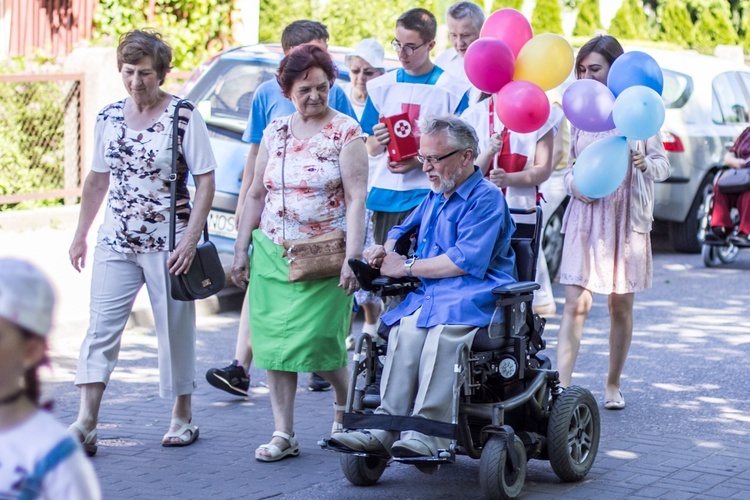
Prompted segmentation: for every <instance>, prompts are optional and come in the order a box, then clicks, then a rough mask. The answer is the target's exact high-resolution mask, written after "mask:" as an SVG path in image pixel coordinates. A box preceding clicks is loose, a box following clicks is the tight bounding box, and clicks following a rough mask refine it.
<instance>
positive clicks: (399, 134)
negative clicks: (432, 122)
mask: <svg viewBox="0 0 750 500" xmlns="http://www.w3.org/2000/svg"><path fill="white" fill-rule="evenodd" d="M380 122H381V123H385V125H386V127H388V133H389V134H390V136H391V142H389V143H388V156H389V157H390V159H391V161H403V160H408V159H409V158H414V157H415V156H417V151H418V150H419V144H417V137H416V135H415V134H414V132H415V131H416V130H415V129H416V127H415V126H414V124H413V123H412V122H411V121H410V120H409V115H408V114H407V113H401V114H400V115H394V116H389V117H384V118H381V119H380Z"/></svg>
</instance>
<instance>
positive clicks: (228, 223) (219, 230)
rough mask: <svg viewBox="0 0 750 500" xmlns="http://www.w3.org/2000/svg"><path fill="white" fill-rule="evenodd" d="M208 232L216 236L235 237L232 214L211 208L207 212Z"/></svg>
mask: <svg viewBox="0 0 750 500" xmlns="http://www.w3.org/2000/svg"><path fill="white" fill-rule="evenodd" d="M208 232H209V233H210V234H215V235H217V236H224V237H227V238H232V239H237V228H236V227H235V225H234V214H231V213H229V212H219V211H217V210H211V211H210V212H209V213H208Z"/></svg>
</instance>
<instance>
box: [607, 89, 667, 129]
mask: <svg viewBox="0 0 750 500" xmlns="http://www.w3.org/2000/svg"><path fill="white" fill-rule="evenodd" d="M664 112H665V110H664V101H663V100H662V98H661V97H660V96H659V94H657V93H656V92H654V91H653V90H651V89H650V88H648V87H644V86H642V85H636V86H635V87H628V88H626V89H625V90H623V91H622V93H621V94H620V95H619V96H617V99H616V100H615V105H614V107H613V108H612V118H613V120H614V122H615V126H616V127H617V130H619V131H620V133H621V134H622V135H624V136H625V137H627V138H628V139H633V140H636V141H639V140H646V139H648V138H649V137H652V136H654V135H656V134H657V133H658V132H659V129H660V128H661V126H662V124H664Z"/></svg>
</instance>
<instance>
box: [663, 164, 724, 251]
mask: <svg viewBox="0 0 750 500" xmlns="http://www.w3.org/2000/svg"><path fill="white" fill-rule="evenodd" d="M712 179H713V174H712V173H710V174H709V175H707V176H706V178H705V179H703V182H702V183H701V186H700V189H698V192H697V193H696V195H695V199H694V200H693V204H692V205H691V206H690V210H689V211H688V214H687V217H686V218H685V221H684V222H674V221H673V222H670V223H669V236H670V239H671V240H672V247H674V249H675V251H677V252H683V253H699V252H700V251H701V243H702V238H701V234H700V233H701V220H702V218H703V217H702V215H703V213H702V210H705V207H706V203H707V199H708V197H709V195H710V194H711V193H712V192H713V183H712V182H711V180H712Z"/></svg>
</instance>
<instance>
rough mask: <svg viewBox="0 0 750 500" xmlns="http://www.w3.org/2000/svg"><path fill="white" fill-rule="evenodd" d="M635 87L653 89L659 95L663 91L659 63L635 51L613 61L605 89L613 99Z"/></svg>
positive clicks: (662, 76)
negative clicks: (607, 89)
mask: <svg viewBox="0 0 750 500" xmlns="http://www.w3.org/2000/svg"><path fill="white" fill-rule="evenodd" d="M635 85H643V86H644V87H648V88H650V89H653V90H654V91H655V92H656V93H657V94H659V95H661V93H662V91H663V90H664V74H663V73H662V71H661V68H660V67H659V63H657V62H656V60H655V59H654V58H653V57H651V56H650V55H648V54H646V53H645V52H639V51H637V50H634V51H632V52H626V53H624V54H623V55H621V56H620V57H618V58H617V59H615V62H613V63H612V67H611V68H609V75H608V76H607V87H609V90H611V91H612V93H613V94H614V95H615V97H617V96H619V95H620V93H622V91H623V90H625V89H626V88H628V87H633V86H635Z"/></svg>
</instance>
